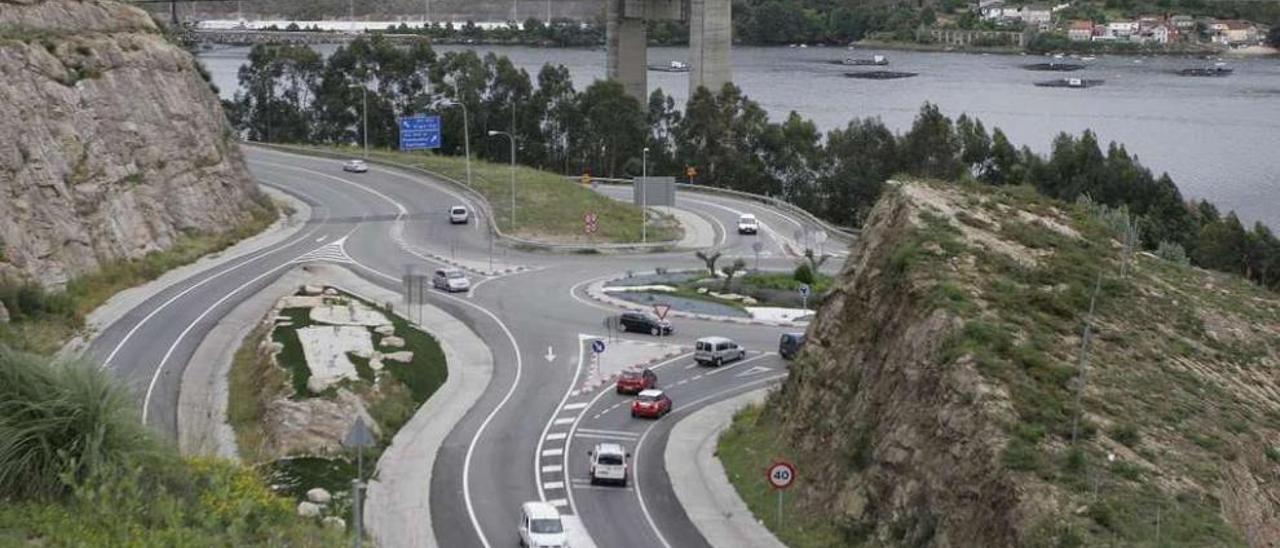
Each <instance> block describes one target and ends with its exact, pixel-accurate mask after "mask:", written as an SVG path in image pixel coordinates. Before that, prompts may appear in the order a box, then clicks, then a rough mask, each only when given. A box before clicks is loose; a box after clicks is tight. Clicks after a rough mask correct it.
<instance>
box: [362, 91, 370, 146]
mask: <svg viewBox="0 0 1280 548" xmlns="http://www.w3.org/2000/svg"><path fill="white" fill-rule="evenodd" d="M360 106H361V109H360V110H361V111H362V112H361V114H360V118H361V120H362V122H361V125H362V126H363V127H364V130H363V131H362V132H361V133H364V159H365V160H368V159H369V86H367V85H363V84H362V85H361V86H360Z"/></svg>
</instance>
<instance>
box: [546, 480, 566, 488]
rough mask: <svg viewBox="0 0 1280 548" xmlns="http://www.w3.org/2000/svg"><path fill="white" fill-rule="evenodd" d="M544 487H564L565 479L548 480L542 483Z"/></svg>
mask: <svg viewBox="0 0 1280 548" xmlns="http://www.w3.org/2000/svg"><path fill="white" fill-rule="evenodd" d="M542 488H543V489H564V482H563V481H548V482H546V483H544V484H542Z"/></svg>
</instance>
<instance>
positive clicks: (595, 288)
mask: <svg viewBox="0 0 1280 548" xmlns="http://www.w3.org/2000/svg"><path fill="white" fill-rule="evenodd" d="M620 279H622V278H614V279H612V280H601V281H596V282H592V283H591V285H588V286H587V296H588V297H591V300H593V301H596V302H598V303H601V304H606V305H609V306H613V307H616V308H623V309H626V310H634V311H637V312H648V311H649V310H651V308H650V307H647V306H644V305H641V304H636V303H633V302H631V301H626V300H623V299H617V298H614V297H610V296H609V295H608V294H606V293H605V291H604V289H603V288H604V284H606V283H609V282H611V281H616V280H620ZM667 315H668V316H675V317H677V318H689V319H694V320H705V321H710V322H720V323H732V324H738V325H762V326H769V327H809V322H773V321H767V320H756V319H746V318H733V317H729V316H717V315H714V314H695V313H693V312H683V311H679V310H672V311H670V312H668V313H667Z"/></svg>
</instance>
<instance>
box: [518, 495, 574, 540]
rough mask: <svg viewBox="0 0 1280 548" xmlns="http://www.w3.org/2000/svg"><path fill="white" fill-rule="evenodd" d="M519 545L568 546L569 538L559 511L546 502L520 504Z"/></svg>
mask: <svg viewBox="0 0 1280 548" xmlns="http://www.w3.org/2000/svg"><path fill="white" fill-rule="evenodd" d="M517 534H518V535H519V537H520V545H521V546H529V547H531V548H551V547H555V548H568V547H569V538H568V535H567V534H566V533H565V530H564V522H563V521H561V520H560V511H559V510H557V509H556V507H555V506H554V505H552V504H550V503H547V502H541V501H533V502H526V503H524V504H523V505H521V506H520V525H519V528H518V529H517Z"/></svg>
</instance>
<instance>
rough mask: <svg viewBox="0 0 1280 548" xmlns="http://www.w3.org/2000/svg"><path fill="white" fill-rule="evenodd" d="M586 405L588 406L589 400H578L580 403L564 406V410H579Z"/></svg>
mask: <svg viewBox="0 0 1280 548" xmlns="http://www.w3.org/2000/svg"><path fill="white" fill-rule="evenodd" d="M586 406H587V402H585V401H583V402H578V403H571V404H569V405H566V406H564V410H565V411H577V410H579V409H582V408H583V407H586Z"/></svg>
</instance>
